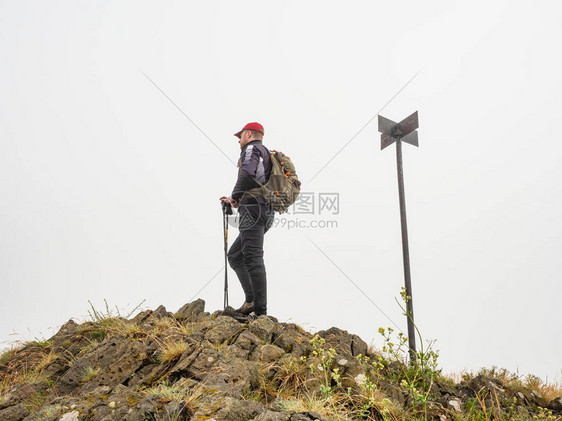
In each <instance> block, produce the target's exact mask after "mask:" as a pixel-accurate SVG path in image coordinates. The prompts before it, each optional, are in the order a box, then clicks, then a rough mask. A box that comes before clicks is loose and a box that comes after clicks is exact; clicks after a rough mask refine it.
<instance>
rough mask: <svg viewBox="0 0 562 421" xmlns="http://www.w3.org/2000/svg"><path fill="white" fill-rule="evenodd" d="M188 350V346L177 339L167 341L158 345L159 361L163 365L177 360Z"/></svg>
mask: <svg viewBox="0 0 562 421" xmlns="http://www.w3.org/2000/svg"><path fill="white" fill-rule="evenodd" d="M188 349H189V344H187V343H186V342H184V341H182V340H178V339H168V340H166V341H164V342H163V343H162V344H161V345H160V350H159V353H158V359H159V361H160V362H161V363H162V364H164V363H167V362H170V361H174V360H176V359H178V358H179V357H180V356H181V355H182V354H183V353H184V352H186V351H187V350H188Z"/></svg>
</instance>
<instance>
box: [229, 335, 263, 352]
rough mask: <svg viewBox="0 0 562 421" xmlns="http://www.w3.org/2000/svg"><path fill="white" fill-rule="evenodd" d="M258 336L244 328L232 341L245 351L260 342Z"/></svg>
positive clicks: (250, 349)
mask: <svg viewBox="0 0 562 421" xmlns="http://www.w3.org/2000/svg"><path fill="white" fill-rule="evenodd" d="M260 342H261V341H260V338H258V337H257V336H256V335H254V334H253V333H252V332H250V331H248V330H244V331H243V332H242V333H240V335H238V338H236V340H235V341H234V345H236V346H237V347H239V348H240V349H244V350H246V351H250V352H251V351H253V350H254V348H255V347H256V346H257V345H258V344H259V343H260Z"/></svg>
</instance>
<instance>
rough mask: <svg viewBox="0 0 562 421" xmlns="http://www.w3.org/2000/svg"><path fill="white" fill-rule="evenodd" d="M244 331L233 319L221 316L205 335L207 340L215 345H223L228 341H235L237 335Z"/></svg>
mask: <svg viewBox="0 0 562 421" xmlns="http://www.w3.org/2000/svg"><path fill="white" fill-rule="evenodd" d="M242 330H244V325H242V324H240V323H239V322H237V321H236V320H234V319H233V318H232V317H228V316H219V317H217V318H216V319H215V320H214V321H213V322H212V326H211V328H210V329H209V330H208V331H207V332H206V333H205V339H207V340H208V341H209V342H211V343H213V344H222V343H223V342H225V341H227V340H230V339H232V340H234V339H235V337H236V335H238V334H239V333H240V332H242Z"/></svg>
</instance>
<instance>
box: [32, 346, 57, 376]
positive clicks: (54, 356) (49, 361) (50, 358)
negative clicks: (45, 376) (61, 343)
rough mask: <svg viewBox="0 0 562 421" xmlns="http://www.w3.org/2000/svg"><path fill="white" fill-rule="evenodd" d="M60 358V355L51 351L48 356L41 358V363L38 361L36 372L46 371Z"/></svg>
mask: <svg viewBox="0 0 562 421" xmlns="http://www.w3.org/2000/svg"><path fill="white" fill-rule="evenodd" d="M58 357H59V354H57V353H56V352H54V351H53V350H50V351H49V352H48V353H47V354H44V355H43V356H41V357H40V359H39V361H37V363H36V365H35V370H38V371H42V370H44V369H46V368H47V367H48V366H50V365H51V364H52V363H53V362H54V361H55V360H56V359H57V358H58Z"/></svg>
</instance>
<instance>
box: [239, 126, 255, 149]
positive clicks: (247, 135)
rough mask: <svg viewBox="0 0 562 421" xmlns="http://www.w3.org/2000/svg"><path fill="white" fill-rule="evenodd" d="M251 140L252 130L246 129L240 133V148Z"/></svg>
mask: <svg viewBox="0 0 562 421" xmlns="http://www.w3.org/2000/svg"><path fill="white" fill-rule="evenodd" d="M250 140H252V132H251V131H249V130H244V131H243V132H242V133H241V134H240V140H239V141H238V143H239V144H240V149H242V148H243V147H244V146H246V145H247V144H248V143H249V142H250Z"/></svg>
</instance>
